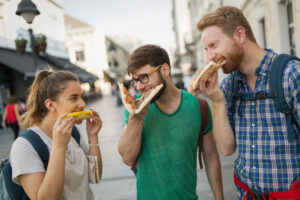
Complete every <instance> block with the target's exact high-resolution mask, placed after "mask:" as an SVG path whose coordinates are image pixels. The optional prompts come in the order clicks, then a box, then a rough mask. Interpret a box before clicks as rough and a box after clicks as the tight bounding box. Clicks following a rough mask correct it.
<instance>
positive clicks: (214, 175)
mask: <svg viewBox="0 0 300 200" xmlns="http://www.w3.org/2000/svg"><path fill="white" fill-rule="evenodd" d="M204 162H205V170H206V175H207V178H208V182H209V184H210V186H211V188H212V191H213V194H214V197H215V199H216V200H223V199H224V194H223V183H222V172H221V164H220V158H219V155H217V154H216V155H213V156H212V155H210V157H209V158H204Z"/></svg>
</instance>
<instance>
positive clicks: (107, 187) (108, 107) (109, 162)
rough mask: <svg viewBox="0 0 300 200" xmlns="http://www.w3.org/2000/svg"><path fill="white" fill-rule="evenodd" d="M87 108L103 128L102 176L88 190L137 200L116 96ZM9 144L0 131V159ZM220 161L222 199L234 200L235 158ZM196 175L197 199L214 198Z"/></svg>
mask: <svg viewBox="0 0 300 200" xmlns="http://www.w3.org/2000/svg"><path fill="white" fill-rule="evenodd" d="M87 108H93V109H94V110H96V111H97V112H98V113H99V114H100V116H101V118H102V120H103V128H102V130H101V133H100V147H101V153H102V156H103V176H102V180H101V181H100V183H99V184H98V185H92V186H91V187H92V189H93V191H94V193H95V196H96V199H103V200H121V199H122V200H132V199H136V185H135V181H136V179H135V177H134V175H133V173H132V172H131V170H130V168H129V167H128V166H126V165H125V164H123V163H122V160H121V157H120V155H119V154H118V150H117V146H118V142H119V137H120V133H121V128H122V122H123V112H124V111H123V107H117V106H116V97H115V96H104V97H102V99H101V100H98V101H95V102H92V103H90V104H89V105H87ZM79 129H80V130H81V132H82V133H84V132H85V131H84V129H85V125H84V124H82V125H80V126H79ZM83 138H84V136H83ZM85 139H86V137H85ZM12 141H13V133H12V132H11V131H10V130H8V129H2V130H0V158H5V157H8V155H9V150H10V146H11V143H12ZM221 160H222V173H223V185H224V193H225V199H227V200H233V199H235V189H234V186H233V162H234V156H231V157H226V158H225V157H223V156H221ZM183 170H184V169H183ZM197 172H198V182H197V194H198V196H199V199H200V200H213V199H214V198H213V195H212V192H211V190H210V187H209V183H208V181H207V178H206V175H205V170H200V169H199V167H198V169H197Z"/></svg>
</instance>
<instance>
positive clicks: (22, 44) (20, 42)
mask: <svg viewBox="0 0 300 200" xmlns="http://www.w3.org/2000/svg"><path fill="white" fill-rule="evenodd" d="M15 44H16V48H17V51H18V52H19V53H20V54H24V53H25V49H26V44H27V40H26V39H24V38H18V39H15Z"/></svg>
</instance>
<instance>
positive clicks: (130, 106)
mask: <svg viewBox="0 0 300 200" xmlns="http://www.w3.org/2000/svg"><path fill="white" fill-rule="evenodd" d="M118 85H119V90H120V94H121V99H122V102H123V105H124V107H125V108H126V109H127V110H128V112H131V111H132V110H134V112H135V114H138V113H140V112H141V110H143V108H144V107H145V106H146V105H147V104H148V103H149V102H150V101H151V100H152V99H153V98H154V97H155V96H156V94H157V93H158V92H159V91H160V90H161V89H162V88H163V84H160V85H158V86H156V87H155V88H152V89H151V90H149V91H148V92H146V93H144V94H143V95H142V96H141V97H139V98H135V97H133V96H131V95H130V94H129V92H128V90H127V88H126V87H125V86H124V84H123V83H122V82H118Z"/></svg>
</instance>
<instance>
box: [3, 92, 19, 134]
mask: <svg viewBox="0 0 300 200" xmlns="http://www.w3.org/2000/svg"><path fill="white" fill-rule="evenodd" d="M19 122H20V115H19V110H18V105H17V99H16V97H15V96H13V95H12V96H11V97H10V98H9V100H8V104H7V105H6V106H5V109H4V114H3V119H2V126H3V127H5V126H7V127H10V128H11V129H12V131H13V132H14V136H15V138H14V139H17V137H18V136H19V130H20V126H19Z"/></svg>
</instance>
